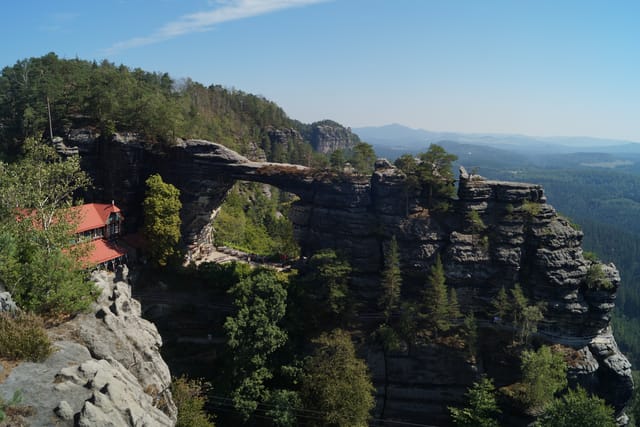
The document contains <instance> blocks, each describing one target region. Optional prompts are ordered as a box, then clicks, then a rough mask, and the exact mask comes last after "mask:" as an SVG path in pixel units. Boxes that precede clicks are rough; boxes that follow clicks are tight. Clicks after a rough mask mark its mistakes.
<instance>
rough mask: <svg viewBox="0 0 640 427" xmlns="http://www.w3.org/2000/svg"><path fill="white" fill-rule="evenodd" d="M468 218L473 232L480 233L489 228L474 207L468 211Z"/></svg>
mask: <svg viewBox="0 0 640 427" xmlns="http://www.w3.org/2000/svg"><path fill="white" fill-rule="evenodd" d="M466 220H467V223H468V227H469V231H470V232H471V234H480V233H482V232H484V231H485V230H486V229H487V226H486V225H485V223H484V221H483V220H482V218H480V214H479V213H478V211H476V210H473V209H472V210H470V211H469V212H467V216H466Z"/></svg>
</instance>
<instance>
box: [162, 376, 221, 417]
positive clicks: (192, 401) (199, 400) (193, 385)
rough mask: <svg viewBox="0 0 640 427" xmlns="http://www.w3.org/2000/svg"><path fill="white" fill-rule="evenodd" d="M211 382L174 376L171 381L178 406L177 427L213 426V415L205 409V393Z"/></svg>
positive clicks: (174, 399)
mask: <svg viewBox="0 0 640 427" xmlns="http://www.w3.org/2000/svg"><path fill="white" fill-rule="evenodd" d="M208 388H209V384H208V383H205V382H203V381H202V380H193V379H188V378H186V377H180V378H174V380H173V382H172V383H171V394H172V395H173V401H174V402H175V404H176V406H177V407H178V422H177V423H176V427H213V426H214V424H213V420H212V419H211V415H209V414H207V413H206V411H205V410H204V405H205V403H206V398H205V393H206V392H207V389H208Z"/></svg>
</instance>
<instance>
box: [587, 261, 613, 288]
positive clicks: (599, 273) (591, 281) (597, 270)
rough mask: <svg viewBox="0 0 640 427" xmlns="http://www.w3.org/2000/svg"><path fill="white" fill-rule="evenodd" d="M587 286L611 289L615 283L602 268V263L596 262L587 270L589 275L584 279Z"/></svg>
mask: <svg viewBox="0 0 640 427" xmlns="http://www.w3.org/2000/svg"><path fill="white" fill-rule="evenodd" d="M584 281H585V284H586V285H587V288H589V289H594V290H598V289H605V290H609V289H612V288H613V283H611V280H609V279H608V278H607V275H606V274H605V273H604V270H603V269H602V264H600V263H597V262H594V263H592V264H591V265H590V266H589V269H588V270H587V276H586V277H585V279H584Z"/></svg>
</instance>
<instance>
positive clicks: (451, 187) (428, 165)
mask: <svg viewBox="0 0 640 427" xmlns="http://www.w3.org/2000/svg"><path fill="white" fill-rule="evenodd" d="M418 157H419V159H420V160H421V163H420V164H418V166H417V170H416V173H417V174H418V177H419V179H420V182H421V184H422V187H423V190H424V191H425V192H426V196H427V206H430V207H431V206H436V205H435V199H450V198H451V197H453V196H454V195H455V190H456V189H455V178H454V176H453V171H452V170H451V164H452V163H453V162H454V161H455V160H457V159H458V156H456V155H454V154H449V153H447V152H446V150H445V149H444V148H442V147H441V146H440V145H437V144H431V145H430V146H429V149H428V150H427V152H426V153H421V154H419V155H418Z"/></svg>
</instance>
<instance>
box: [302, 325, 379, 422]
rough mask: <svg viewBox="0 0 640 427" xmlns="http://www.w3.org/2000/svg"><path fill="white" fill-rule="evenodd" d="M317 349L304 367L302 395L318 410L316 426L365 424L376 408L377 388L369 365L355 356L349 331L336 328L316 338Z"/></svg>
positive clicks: (306, 401) (306, 406) (307, 403)
mask: <svg viewBox="0 0 640 427" xmlns="http://www.w3.org/2000/svg"><path fill="white" fill-rule="evenodd" d="M314 343H315V345H316V349H315V351H314V353H313V355H312V356H311V358H309V360H308V362H307V364H306V366H305V374H304V377H303V382H302V389H301V393H302V398H303V401H304V403H305V408H306V409H309V410H312V411H317V412H316V413H317V414H318V417H319V418H320V419H319V420H312V421H311V425H314V426H338V427H360V426H362V427H364V426H367V425H368V424H367V422H368V420H369V417H370V415H369V412H370V411H371V409H372V408H373V405H374V398H373V392H374V390H375V389H374V387H373V385H372V384H371V379H370V378H369V373H368V372H367V365H366V364H365V362H364V361H363V360H361V359H358V358H357V357H356V352H355V348H354V346H353V343H352V342H351V337H350V336H349V334H348V333H347V332H345V331H343V330H339V329H336V330H334V331H332V332H331V333H329V334H322V335H321V336H320V337H319V338H318V339H316V340H314Z"/></svg>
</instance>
